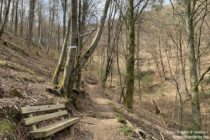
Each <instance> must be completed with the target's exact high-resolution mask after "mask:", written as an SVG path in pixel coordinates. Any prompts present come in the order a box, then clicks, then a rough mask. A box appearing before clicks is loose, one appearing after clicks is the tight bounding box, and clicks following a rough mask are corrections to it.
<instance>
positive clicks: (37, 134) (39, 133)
mask: <svg viewBox="0 0 210 140" xmlns="http://www.w3.org/2000/svg"><path fill="white" fill-rule="evenodd" d="M78 121H79V118H69V119H65V120H63V121H60V122H57V123H54V124H51V125H48V126H46V127H41V128H38V129H36V130H34V131H31V132H30V134H31V135H32V136H33V137H34V138H44V137H48V136H50V135H52V134H54V133H56V132H59V131H61V130H63V129H64V128H67V127H69V126H71V125H73V124H75V123H77V122H78Z"/></svg>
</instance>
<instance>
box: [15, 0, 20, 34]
mask: <svg viewBox="0 0 210 140" xmlns="http://www.w3.org/2000/svg"><path fill="white" fill-rule="evenodd" d="M18 5H19V0H17V1H16V5H15V35H17V28H18Z"/></svg>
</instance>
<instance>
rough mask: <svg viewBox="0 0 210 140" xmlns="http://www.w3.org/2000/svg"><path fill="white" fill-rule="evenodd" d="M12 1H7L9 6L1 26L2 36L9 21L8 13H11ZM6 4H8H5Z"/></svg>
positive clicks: (0, 32)
mask: <svg viewBox="0 0 210 140" xmlns="http://www.w3.org/2000/svg"><path fill="white" fill-rule="evenodd" d="M10 3H11V0H8V2H7V6H6V10H5V13H4V21H3V23H2V25H1V27H0V38H1V37H2V35H3V33H4V29H5V26H6V24H7V21H8V15H9V9H10ZM5 5H6V4H5Z"/></svg>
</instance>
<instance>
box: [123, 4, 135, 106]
mask: <svg viewBox="0 0 210 140" xmlns="http://www.w3.org/2000/svg"><path fill="white" fill-rule="evenodd" d="M128 13H129V14H128V15H129V17H128V30H129V39H128V56H127V64H126V65H127V81H126V96H125V101H124V104H125V105H126V107H128V108H130V109H132V108H133V92H134V61H135V60H134V59H135V58H134V57H135V20H134V1H133V0H129V11H128Z"/></svg>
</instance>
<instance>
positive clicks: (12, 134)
mask: <svg viewBox="0 0 210 140" xmlns="http://www.w3.org/2000/svg"><path fill="white" fill-rule="evenodd" d="M1 138H7V139H9V140H15V138H16V130H15V124H14V123H13V122H11V121H10V120H8V119H1V120H0V139H1Z"/></svg>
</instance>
